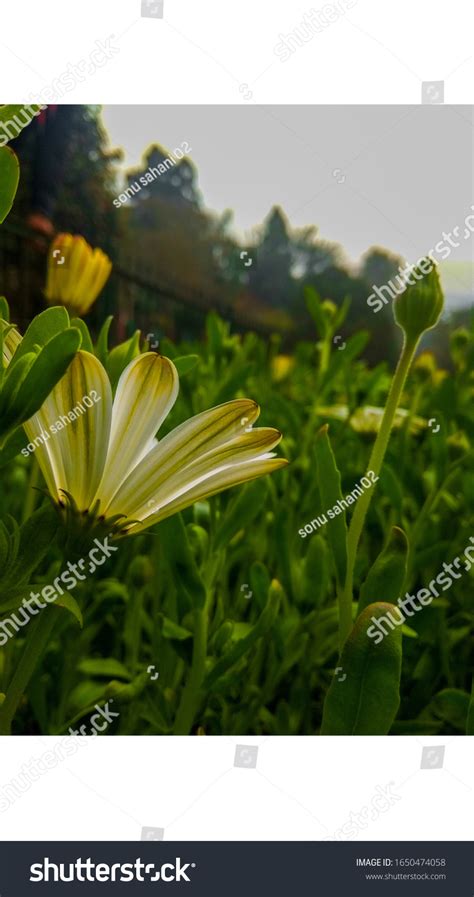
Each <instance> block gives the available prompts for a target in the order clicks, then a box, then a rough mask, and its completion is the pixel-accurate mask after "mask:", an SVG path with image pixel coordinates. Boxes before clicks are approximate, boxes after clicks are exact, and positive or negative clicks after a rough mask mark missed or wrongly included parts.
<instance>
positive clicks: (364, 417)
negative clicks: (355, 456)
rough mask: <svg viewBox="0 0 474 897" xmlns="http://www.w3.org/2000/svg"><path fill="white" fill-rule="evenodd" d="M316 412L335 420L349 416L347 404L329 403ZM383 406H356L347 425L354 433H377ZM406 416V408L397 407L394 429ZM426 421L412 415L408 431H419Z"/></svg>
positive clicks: (425, 424)
mask: <svg viewBox="0 0 474 897" xmlns="http://www.w3.org/2000/svg"><path fill="white" fill-rule="evenodd" d="M317 412H318V414H319V415H321V417H329V418H333V419H335V420H347V418H348V417H349V409H348V407H347V405H330V406H321V407H318V409H317ZM383 412H384V409H383V408H379V407H377V406H376V405H364V406H363V407H362V408H357V409H356V411H354V413H353V414H351V417H350V419H349V425H350V426H351V428H352V429H353V430H354V431H355V432H356V433H362V434H373V433H378V432H379V430H380V425H381V423H382V417H383ZM407 417H408V411H407V410H406V408H397V411H396V413H395V417H394V420H393V426H394V429H398V428H399V427H401V426H402V424H403V423H404V422H405V420H406V418H407ZM425 426H427V422H426V421H425V420H424V419H423V418H422V417H417V416H414V417H412V419H411V422H410V432H411V433H414V434H416V433H419V432H420V431H421V430H422V429H423V428H424V427H425Z"/></svg>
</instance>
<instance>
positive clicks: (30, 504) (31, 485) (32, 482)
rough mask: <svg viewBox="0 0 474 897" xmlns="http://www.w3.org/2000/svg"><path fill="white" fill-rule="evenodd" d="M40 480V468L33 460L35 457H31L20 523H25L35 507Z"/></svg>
mask: <svg viewBox="0 0 474 897" xmlns="http://www.w3.org/2000/svg"><path fill="white" fill-rule="evenodd" d="M39 482H40V469H39V464H38V463H37V461H36V460H35V458H32V459H31V469H30V477H29V480H28V486H27V487H26V495H25V502H24V505H23V513H22V519H21V522H22V523H26V521H27V520H29V519H30V517H31V515H32V514H33V511H34V509H35V505H36V500H37V498H38V489H37V486H38V485H39Z"/></svg>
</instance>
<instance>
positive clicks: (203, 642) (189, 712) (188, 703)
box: [173, 602, 208, 735]
mask: <svg viewBox="0 0 474 897" xmlns="http://www.w3.org/2000/svg"><path fill="white" fill-rule="evenodd" d="M207 617H208V611H207V602H206V604H205V606H204V607H201V608H198V609H197V610H196V611H195V623H194V644H193V659H192V664H191V671H190V673H189V678H188V681H187V683H186V685H185V687H184V691H183V696H182V698H181V703H180V705H179V709H178V713H177V715H176V720H175V724H174V728H173V735H189V732H190V731H191V728H192V725H193V722H194V718H195V716H196V713H197V711H198V708H199V701H200V690H201V685H202V680H203V678H204V673H205V669H206V656H207Z"/></svg>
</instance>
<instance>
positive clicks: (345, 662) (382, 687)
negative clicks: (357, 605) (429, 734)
mask: <svg viewBox="0 0 474 897" xmlns="http://www.w3.org/2000/svg"><path fill="white" fill-rule="evenodd" d="M389 612H392V614H394V619H396V617H395V615H396V614H397V611H395V612H394V608H393V605H392V604H386V603H382V602H377V603H376V604H370V605H369V606H368V607H366V608H365V610H363V611H362V613H361V615H360V616H359V618H358V619H357V621H356V623H355V626H354V628H353V630H352V632H351V634H350V635H349V637H348V639H347V641H346V643H345V645H344V648H343V650H342V654H341V657H340V660H339V661H338V666H339V667H342V671H341V673H340V675H338V676H337V677H335V678H334V679H333V681H332V683H331V686H330V688H329V691H328V694H327V697H326V701H325V703H324V710H323V721H322V726H321V735H387V733H388V732H389V730H390V727H391V725H392V723H393V721H394V719H395V716H396V714H397V711H398V707H399V704H400V675H401V668H402V634H401V632H400V628H399V627H398V626H396V625H395V626H394V628H393V629H390V627H389V626H388V624H381V625H385V628H386V632H387V634H386V635H385V637H384V638H382V640H381V641H380V640H379V639H377V638H375V636H374V637H373V638H372V637H371V635H369V633H370V632H371V630H372V631H373V632H375V633H376V634H377V635H380V636H381V635H382V633H381V632H379V630H378V629H377V627H376V626H375V624H374V623H373V619H372V618H375V619H379V618H380V617H382V616H383V615H385V614H387V613H389ZM344 675H345V678H343V677H344Z"/></svg>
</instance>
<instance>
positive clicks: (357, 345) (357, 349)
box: [321, 330, 370, 388]
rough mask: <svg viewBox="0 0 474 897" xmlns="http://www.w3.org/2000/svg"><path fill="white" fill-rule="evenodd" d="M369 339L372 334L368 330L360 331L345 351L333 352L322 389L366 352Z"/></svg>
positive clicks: (347, 344) (350, 340) (349, 342)
mask: <svg viewBox="0 0 474 897" xmlns="http://www.w3.org/2000/svg"><path fill="white" fill-rule="evenodd" d="M369 338H370V334H369V333H368V331H367V330H359V331H358V333H355V334H354V336H351V337H349V339H348V340H347V342H346V345H345V348H344V349H342V350H341V351H338V352H333V354H332V355H331V360H330V362H329V367H328V370H327V372H326V374H325V376H324V378H323V381H322V384H321V388H325V387H326V386H327V385H328V383H330V382H331V380H333V379H334V378H335V377H336V376H337V374H339V373H340V371H342V369H343V368H344V367H347V368H349V366H350V364H351V362H352V361H354V359H355V358H357V356H358V355H360V354H361V352H363V351H364V349H365V347H366V345H367V343H368V342H369Z"/></svg>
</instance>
